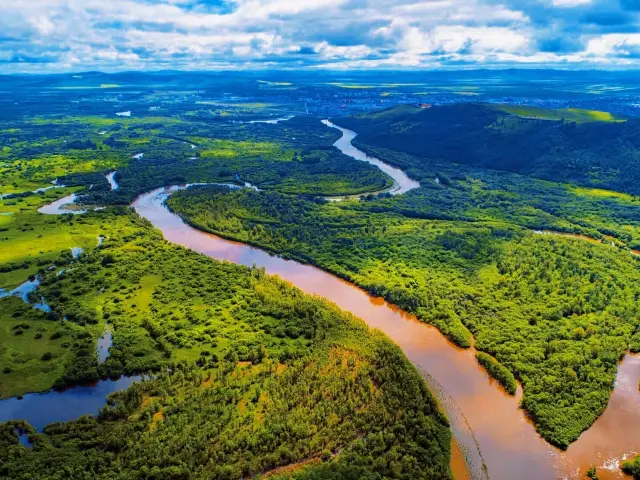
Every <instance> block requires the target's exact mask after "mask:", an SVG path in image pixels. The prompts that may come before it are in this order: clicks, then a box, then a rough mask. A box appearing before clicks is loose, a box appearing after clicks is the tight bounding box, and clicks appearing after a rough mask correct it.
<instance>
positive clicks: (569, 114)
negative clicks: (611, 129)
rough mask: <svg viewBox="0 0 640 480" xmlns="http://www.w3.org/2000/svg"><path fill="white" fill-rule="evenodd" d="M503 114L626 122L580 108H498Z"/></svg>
mask: <svg viewBox="0 0 640 480" xmlns="http://www.w3.org/2000/svg"><path fill="white" fill-rule="evenodd" d="M496 108H497V109H498V110H501V111H503V112H507V113H510V114H512V115H516V116H518V117H524V118H538V119H543V120H564V121H566V122H574V123H584V122H624V121H625V120H623V119H621V118H616V117H615V116H614V115H612V114H611V113H609V112H600V111H597V110H584V109H580V108H559V109H552V108H538V107H529V106H525V105H499V106H497V107H496Z"/></svg>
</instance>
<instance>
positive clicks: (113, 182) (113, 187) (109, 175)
mask: <svg viewBox="0 0 640 480" xmlns="http://www.w3.org/2000/svg"><path fill="white" fill-rule="evenodd" d="M116 173H117V172H109V173H107V175H106V177H107V182H109V185H110V186H111V190H117V189H118V187H119V185H118V182H116Z"/></svg>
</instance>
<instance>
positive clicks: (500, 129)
mask: <svg viewBox="0 0 640 480" xmlns="http://www.w3.org/2000/svg"><path fill="white" fill-rule="evenodd" d="M336 123H337V124H339V125H341V126H344V127H347V128H350V129H353V130H355V131H356V132H358V137H357V139H356V141H355V143H356V145H358V146H362V147H364V148H365V149H366V148H367V146H370V147H384V148H387V149H390V150H395V151H398V152H403V153H407V154H411V155H413V156H414V157H417V161H418V162H420V161H421V160H424V161H425V162H433V161H434V160H436V161H447V162H452V163H459V164H467V165H474V166H479V167H487V168H492V169H498V170H507V171H510V172H516V173H521V174H525V175H530V176H533V177H537V178H542V179H548V180H554V181H564V182H575V183H578V184H581V185H587V186H594V187H605V188H609V189H612V190H618V191H625V192H629V193H633V194H638V193H640V182H639V181H638V180H640V120H638V119H627V120H626V121H624V120H622V119H619V118H616V117H614V116H612V115H611V114H608V113H607V112H596V111H588V110H578V109H563V110H549V109H536V108H531V107H519V106H516V107H514V106H509V107H504V106H496V105H482V104H456V105H443V106H434V107H431V108H425V109H421V108H418V107H408V106H401V107H396V108H391V109H387V110H383V111H382V112H375V113H372V114H365V115H360V116H355V117H349V118H340V119H337V120H336ZM413 167H415V168H420V167H421V165H413Z"/></svg>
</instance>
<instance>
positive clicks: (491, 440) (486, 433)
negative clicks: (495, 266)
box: [133, 187, 640, 480]
mask: <svg viewBox="0 0 640 480" xmlns="http://www.w3.org/2000/svg"><path fill="white" fill-rule="evenodd" d="M180 188H184V187H170V188H162V189H157V190H154V191H152V192H149V193H146V194H144V195H141V196H140V197H139V198H138V199H136V201H135V202H134V203H133V207H134V208H135V210H136V211H137V212H138V214H140V215H141V216H142V217H144V218H146V219H147V220H149V221H150V222H151V223H152V224H153V225H154V226H155V227H156V228H158V229H159V230H161V231H162V233H163V235H164V237H165V238H166V239H167V240H168V241H170V242H173V243H175V244H178V245H182V246H184V247H187V248H190V249H192V250H195V251H197V252H199V253H202V254H204V255H207V256H209V257H212V258H215V259H218V260H226V261H229V262H233V263H237V264H241V265H246V266H252V265H256V266H258V267H264V268H265V269H266V271H267V273H269V274H272V275H278V276H280V277H282V278H283V279H285V280H288V281H289V282H291V283H292V284H293V285H295V286H297V287H298V288H300V289H301V290H303V291H305V292H307V293H311V294H315V295H319V296H322V297H324V298H326V299H328V300H330V301H332V302H334V303H335V304H336V305H338V306H339V307H340V308H342V309H343V310H347V311H349V312H351V313H353V314H355V315H357V316H358V317H360V318H362V319H363V320H364V321H365V322H366V323H367V324H368V325H369V326H370V327H372V328H377V329H379V330H381V331H383V332H384V333H386V334H387V335H388V336H389V337H390V338H391V339H392V340H393V341H394V342H395V343H396V344H397V345H399V346H400V347H401V348H402V350H403V351H404V352H405V354H406V355H407V357H408V358H409V359H410V360H411V361H412V362H413V364H414V365H415V366H416V367H418V368H419V369H420V370H421V371H422V372H423V373H424V374H425V377H426V378H427V381H428V382H429V383H430V385H431V387H432V389H433V390H434V391H435V392H436V393H437V395H438V397H439V400H440V402H441V404H442V405H443V407H444V408H445V410H446V412H447V414H448V416H449V418H450V420H451V423H452V428H453V432H454V436H455V439H456V441H457V445H458V446H459V449H460V451H461V452H462V455H463V456H464V458H465V460H466V463H467V465H468V475H469V476H470V477H471V478H486V477H487V475H488V476H489V477H490V478H492V479H516V478H517V479H531V480H533V479H536V480H540V479H555V478H567V479H569V478H571V479H578V478H584V474H585V472H586V470H587V469H588V468H589V467H590V466H592V465H595V466H596V467H598V474H599V475H600V478H602V479H603V480H606V479H614V478H624V475H622V473H621V472H620V470H619V468H618V461H619V459H621V458H623V457H630V456H632V455H633V454H635V453H637V450H640V438H639V432H640V394H639V393H638V381H639V380H640V357H638V356H632V355H627V356H626V357H625V359H624V360H623V362H622V363H621V365H620V370H619V374H618V379H617V382H616V388H615V390H614V393H613V395H612V397H611V401H610V402H609V406H608V408H607V410H606V411H605V413H604V414H603V415H602V416H601V417H600V418H599V419H598V420H597V421H596V423H595V424H594V425H593V426H592V427H591V429H590V430H588V431H587V432H585V433H584V434H583V435H582V436H581V437H580V438H579V439H578V441H577V442H575V443H574V444H573V445H572V446H571V447H570V448H569V450H568V451H567V452H562V451H560V450H557V449H556V448H554V447H552V446H550V445H549V444H547V443H546V442H545V441H544V440H543V439H542V438H541V437H540V436H539V435H538V434H537V433H536V431H535V429H534V427H533V425H532V424H531V423H530V422H529V421H528V420H527V417H526V415H525V413H524V412H523V411H522V410H521V409H520V408H519V401H518V399H519V397H520V395H521V392H518V395H517V396H516V397H511V396H509V395H507V394H506V393H505V392H504V391H503V390H502V389H501V388H500V387H499V386H498V385H497V383H496V382H495V381H493V380H492V379H490V378H489V376H488V375H487V374H486V372H485V371H484V370H483V369H482V368H481V367H480V366H479V365H478V363H477V362H476V360H475V358H474V352H473V350H471V349H468V350H463V349H460V348H458V347H456V346H455V345H453V344H452V343H450V342H449V341H448V340H447V339H446V338H445V337H444V336H443V335H442V334H441V333H440V332H439V331H438V330H437V329H435V328H433V327H430V326H428V325H426V324H424V323H421V322H419V321H418V320H417V319H416V318H415V317H413V316H412V315H410V314H408V313H406V312H404V311H403V310H401V309H399V308H397V307H395V306H394V305H390V304H388V303H387V302H385V301H384V300H383V299H381V298H375V297H372V296H370V295H369V294H368V293H366V292H365V291H363V290H362V289H360V288H358V287H356V286H354V285H352V284H350V283H348V282H346V281H344V280H342V279H340V278H338V277H336V276H334V275H331V274H329V273H327V272H325V271H323V270H320V269H319V268H316V267H313V266H310V265H304V264H300V263H298V262H295V261H291V260H284V259H282V258H279V257H277V256H273V255H270V254H269V253H267V252H265V251H263V250H260V249H258V248H255V247H251V246H248V245H245V244H242V243H238V242H233V241H230V240H226V239H223V238H220V237H218V236H215V235H211V234H208V233H205V232H202V231H200V230H197V229H195V228H193V227H191V226H189V225H187V224H186V223H185V222H184V221H183V220H182V219H181V218H180V217H179V216H178V215H175V214H173V213H172V212H170V211H169V210H168V209H167V208H166V206H165V205H164V201H165V200H166V198H167V197H168V196H169V195H170V194H171V193H172V192H173V191H176V190H178V189H180ZM634 447H635V448H634ZM460 463H461V461H460V458H459V457H458V458H457V456H456V455H454V461H453V462H452V467H453V468H454V470H455V471H456V473H457V474H458V476H462V477H464V476H466V473H465V472H464V465H460Z"/></svg>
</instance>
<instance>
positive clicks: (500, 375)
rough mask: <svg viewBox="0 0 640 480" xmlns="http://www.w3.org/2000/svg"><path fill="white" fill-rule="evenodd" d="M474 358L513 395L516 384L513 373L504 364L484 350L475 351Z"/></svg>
mask: <svg viewBox="0 0 640 480" xmlns="http://www.w3.org/2000/svg"><path fill="white" fill-rule="evenodd" d="M476 360H478V363H479V364H480V365H482V366H483V367H484V368H485V369H486V370H487V372H488V373H489V375H491V376H492V377H493V378H495V379H496V380H497V381H498V382H499V383H500V385H502V386H503V387H504V389H505V390H506V391H507V393H508V394H509V395H515V393H516V389H517V388H518V384H517V382H516V379H515V377H514V376H513V373H511V372H510V371H509V370H508V369H507V368H506V367H504V365H501V364H500V362H498V361H497V360H496V359H495V358H493V357H492V356H491V355H487V354H486V353H484V352H476Z"/></svg>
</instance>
